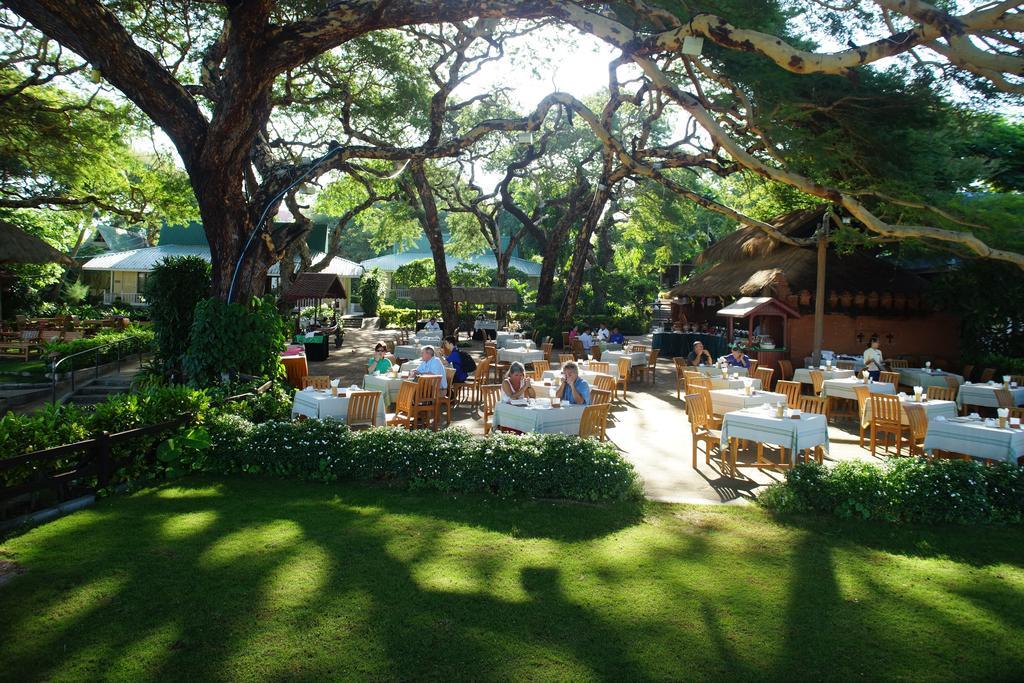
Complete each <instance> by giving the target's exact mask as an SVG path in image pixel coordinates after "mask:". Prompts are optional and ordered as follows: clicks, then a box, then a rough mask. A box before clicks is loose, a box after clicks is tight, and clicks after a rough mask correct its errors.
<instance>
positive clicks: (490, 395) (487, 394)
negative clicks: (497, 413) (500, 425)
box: [480, 384, 501, 435]
mask: <svg viewBox="0 0 1024 683" xmlns="http://www.w3.org/2000/svg"><path fill="white" fill-rule="evenodd" d="M500 398H501V385H500V384H485V385H484V386H482V387H480V405H481V407H482V408H483V414H484V435H487V434H490V432H491V415H494V406H496V405H498V401H499V400H500Z"/></svg>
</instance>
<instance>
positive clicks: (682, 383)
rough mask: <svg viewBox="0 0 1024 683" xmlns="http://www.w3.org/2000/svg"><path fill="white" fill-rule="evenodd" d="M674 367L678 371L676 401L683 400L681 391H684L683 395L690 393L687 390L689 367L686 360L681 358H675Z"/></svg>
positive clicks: (673, 360)
mask: <svg viewBox="0 0 1024 683" xmlns="http://www.w3.org/2000/svg"><path fill="white" fill-rule="evenodd" d="M672 365H674V366H675V369H676V399H677V400H679V399H681V398H682V396H681V395H680V391H682V393H683V394H687V393H689V392H688V391H687V390H686V372H687V371H686V368H687V367H689V366H687V364H686V359H685V358H683V357H681V356H676V357H675V358H673V359H672Z"/></svg>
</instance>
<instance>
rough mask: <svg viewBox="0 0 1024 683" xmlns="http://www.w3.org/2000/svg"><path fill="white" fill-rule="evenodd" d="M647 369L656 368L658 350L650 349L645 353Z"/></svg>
mask: <svg viewBox="0 0 1024 683" xmlns="http://www.w3.org/2000/svg"><path fill="white" fill-rule="evenodd" d="M647 367H649V368H656V367H658V349H651V350H650V351H648V352H647Z"/></svg>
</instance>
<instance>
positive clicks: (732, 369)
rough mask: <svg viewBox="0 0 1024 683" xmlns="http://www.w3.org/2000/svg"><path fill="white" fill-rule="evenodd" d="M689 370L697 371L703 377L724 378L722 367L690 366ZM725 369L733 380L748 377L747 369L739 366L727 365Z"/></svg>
mask: <svg viewBox="0 0 1024 683" xmlns="http://www.w3.org/2000/svg"><path fill="white" fill-rule="evenodd" d="M688 369H690V370H696V371H697V372H699V373H701V374H703V375H707V376H708V377H718V378H723V377H722V366H721V365H717V364H716V365H693V366H690V367H689V368H688ZM725 369H726V372H727V373H728V375H729V377H732V378H733V379H737V378H740V377H746V376H747V369H746V368H741V367H740V366H738V365H726V366H725ZM723 379H724V378H723Z"/></svg>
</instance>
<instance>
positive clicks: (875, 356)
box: [864, 337, 885, 382]
mask: <svg viewBox="0 0 1024 683" xmlns="http://www.w3.org/2000/svg"><path fill="white" fill-rule="evenodd" d="M878 346H879V344H878V337H872V338H871V346H869V347H868V348H866V349H864V369H865V370H867V371H868V375H869V376H870V377H871V379H873V380H875V381H876V382H877V381H878V378H879V376H880V375H881V374H882V370H884V369H885V361H884V360H882V350H881V349H880V348H878Z"/></svg>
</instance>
